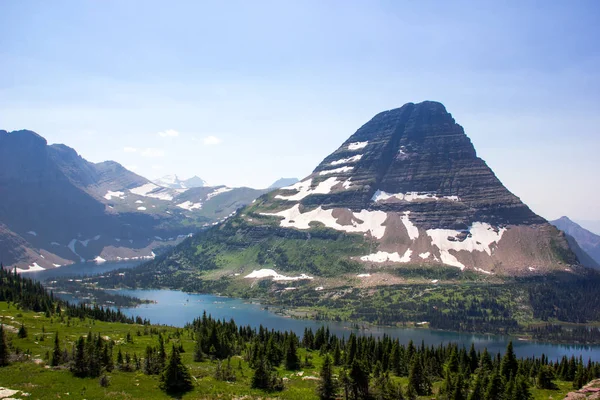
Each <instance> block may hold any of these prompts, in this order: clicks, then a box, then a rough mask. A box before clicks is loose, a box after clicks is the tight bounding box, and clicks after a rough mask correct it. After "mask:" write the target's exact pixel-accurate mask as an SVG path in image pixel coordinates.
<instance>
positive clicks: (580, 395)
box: [564, 379, 600, 400]
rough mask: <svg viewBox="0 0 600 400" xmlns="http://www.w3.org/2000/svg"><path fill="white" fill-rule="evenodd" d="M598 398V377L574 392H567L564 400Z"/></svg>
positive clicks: (599, 392) (599, 383) (590, 399)
mask: <svg viewBox="0 0 600 400" xmlns="http://www.w3.org/2000/svg"><path fill="white" fill-rule="evenodd" d="M592 399H600V379H596V380H593V381H591V382H590V383H588V384H587V385H585V386H584V387H582V388H581V389H579V390H578V391H576V392H569V393H568V394H567V395H566V396H565V398H564V400H592Z"/></svg>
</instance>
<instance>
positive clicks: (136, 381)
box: [0, 302, 571, 400]
mask: <svg viewBox="0 0 600 400" xmlns="http://www.w3.org/2000/svg"><path fill="white" fill-rule="evenodd" d="M0 315H2V318H0V322H2V323H3V324H5V326H6V325H10V326H13V327H15V328H16V327H18V326H20V324H21V323H23V324H24V325H25V327H26V328H27V330H28V337H27V338H24V339H19V338H17V337H16V334H14V333H8V337H9V339H10V340H11V341H12V344H13V345H14V346H15V347H18V348H20V349H21V350H22V351H29V352H30V353H31V355H32V357H31V358H32V359H36V358H43V357H44V354H45V353H46V352H49V351H52V347H53V338H54V334H55V332H58V333H59V336H60V339H61V346H62V347H64V346H65V345H66V346H67V348H69V349H70V348H71V346H72V345H73V343H74V340H76V338H77V337H78V336H80V335H86V334H87V333H88V332H89V331H92V332H94V333H100V334H101V335H103V336H109V337H110V338H111V339H113V340H115V341H116V342H117V344H116V345H115V348H114V354H113V356H114V357H115V360H116V353H117V352H118V349H119V348H120V349H121V351H122V352H123V353H125V352H129V353H130V354H132V353H137V354H138V356H139V355H140V354H143V351H144V349H145V347H146V346H147V345H152V346H154V345H156V343H157V336H156V335H154V336H152V335H150V334H148V335H144V327H143V326H141V325H128V324H121V323H105V322H99V321H92V320H89V319H86V320H83V321H81V320H71V322H70V324H69V326H67V322H66V321H65V322H60V321H59V320H58V319H56V318H54V319H53V320H51V319H50V318H46V317H45V316H44V315H43V314H36V313H33V312H25V311H20V310H18V309H16V308H15V306H14V305H13V306H10V307H9V305H8V304H7V303H6V302H0ZM11 317H12V318H11ZM42 327H44V328H45V340H44V341H39V337H40V336H41V335H42ZM159 329H161V330H162V331H163V332H165V336H167V337H169V336H171V337H172V339H171V341H172V342H177V343H178V341H179V340H181V343H182V344H183V347H184V348H185V351H186V352H185V353H183V354H182V357H183V361H184V362H185V364H186V365H187V366H188V367H190V369H191V371H192V375H193V376H194V378H195V387H194V390H193V391H192V392H190V393H188V394H186V395H185V396H183V399H196V398H225V399H227V398H234V397H240V396H244V395H247V396H249V397H248V398H263V397H269V398H270V397H278V398H282V399H311V398H317V397H316V395H315V387H316V381H315V380H310V379H308V380H306V379H303V378H304V377H307V376H308V377H310V376H318V370H319V369H320V366H321V363H322V358H321V357H320V356H319V354H318V352H311V353H310V355H311V356H312V362H313V364H314V367H312V368H305V369H303V370H302V371H303V376H302V377H301V376H298V374H297V373H295V372H292V371H286V370H285V369H283V367H281V368H279V370H278V372H279V375H280V376H284V377H287V378H289V380H287V381H286V388H285V390H284V391H283V392H278V393H272V394H270V393H265V392H263V391H260V390H253V389H250V379H251V376H252V371H251V369H250V368H249V367H248V364H247V363H246V362H245V361H243V360H242V359H241V358H240V357H234V358H232V365H233V367H234V371H235V373H236V376H237V381H236V382H234V383H228V382H221V381H217V380H216V379H214V378H213V374H214V369H215V366H216V363H215V362H211V361H204V362H194V361H192V350H193V348H194V342H193V341H192V340H191V339H190V338H189V333H190V332H188V331H185V330H181V329H179V330H180V331H182V332H183V334H182V335H181V339H175V338H174V333H175V332H176V331H177V328H173V327H164V326H161V327H159ZM138 330H139V331H140V333H141V336H137V331H138ZM128 332H129V333H131V335H132V336H133V343H125V337H126V335H127V333H128ZM169 348H170V345H168V344H167V349H169ZM304 355H305V350H303V349H300V350H299V356H300V357H301V359H304ZM238 365H241V369H238ZM108 376H109V377H110V382H111V383H110V386H109V387H107V388H103V387H101V386H100V385H99V380H98V379H97V378H75V377H73V376H72V374H71V373H70V372H69V371H68V370H67V369H64V368H56V369H53V368H49V367H46V366H45V365H44V364H36V363H34V362H33V361H26V362H14V363H12V364H11V365H10V366H8V367H4V368H2V369H0V385H1V386H3V387H7V388H10V389H14V390H20V391H22V392H26V393H29V394H31V396H30V397H24V396H21V393H18V394H16V395H14V396H13V397H14V398H28V399H46V398H71V399H84V398H85V399H106V398H114V399H167V398H170V397H169V396H167V395H166V394H164V393H163V392H162V391H160V389H159V388H158V383H159V381H158V377H157V376H148V375H144V374H143V373H142V372H140V371H138V372H120V371H116V370H115V371H113V372H111V373H108ZM394 379H395V380H396V381H398V382H401V383H402V384H403V385H406V383H407V378H396V377H394ZM557 383H558V386H559V390H554V391H549V390H537V389H532V394H533V396H534V399H540V400H541V399H549V398H555V399H556V398H562V397H564V395H565V394H566V393H567V392H568V391H569V390H570V387H571V383H570V382H557ZM440 384H441V382H435V383H434V391H435V390H436V389H437V388H439V386H440ZM424 398H431V396H427V397H424Z"/></svg>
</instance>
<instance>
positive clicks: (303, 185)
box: [275, 177, 339, 201]
mask: <svg viewBox="0 0 600 400" xmlns="http://www.w3.org/2000/svg"><path fill="white" fill-rule="evenodd" d="M311 183H312V178H310V179H308V180H306V181H303V182H298V183H296V184H294V185H292V186H287V187H284V188H282V190H297V191H298V193H296V194H293V195H291V196H283V195H280V194H278V195H277V196H275V198H276V199H281V200H288V201H299V200H302V199H303V198H305V197H306V196H310V195H311V194H327V193H329V192H331V188H333V187H334V186H335V185H337V184H338V183H339V181H338V179H337V178H335V177H331V178H327V179H325V180H324V181H323V182H319V184H318V185H317V186H316V187H315V188H314V189H313V188H311V187H310V185H311Z"/></svg>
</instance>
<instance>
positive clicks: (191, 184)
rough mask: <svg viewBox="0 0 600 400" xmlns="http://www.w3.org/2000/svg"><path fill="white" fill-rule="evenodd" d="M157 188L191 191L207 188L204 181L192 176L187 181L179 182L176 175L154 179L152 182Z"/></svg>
mask: <svg viewBox="0 0 600 400" xmlns="http://www.w3.org/2000/svg"><path fill="white" fill-rule="evenodd" d="M153 182H154V183H155V184H157V185H158V186H162V187H166V188H170V189H191V188H196V187H204V186H207V184H206V181H205V180H204V179H202V178H199V177H197V176H193V177H191V178H189V179H185V180H181V179H179V178H178V177H177V175H166V176H163V177H162V178H159V179H155V180H154V181H153Z"/></svg>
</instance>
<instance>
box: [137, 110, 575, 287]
mask: <svg viewBox="0 0 600 400" xmlns="http://www.w3.org/2000/svg"><path fill="white" fill-rule="evenodd" d="M577 265H578V259H577V256H576V255H575V253H574V252H573V251H572V250H571V248H570V246H569V243H568V238H567V237H566V235H565V234H564V233H563V232H561V231H559V230H558V229H556V228H555V227H554V226H552V225H550V224H549V223H548V222H547V221H546V220H545V219H543V218H541V217H540V216H538V215H536V214H535V213H534V212H532V211H531V210H530V209H529V207H527V206H526V205H525V204H524V203H523V202H522V201H521V200H520V199H519V198H518V197H516V196H515V195H514V194H512V193H511V192H510V191H509V190H508V189H506V188H505V187H504V186H503V185H502V183H501V182H500V181H499V180H498V178H497V177H496V176H495V174H494V173H493V171H492V170H491V169H490V168H489V167H488V166H487V164H486V163H485V162H484V161H483V160H482V159H481V158H479V157H478V156H477V154H476V152H475V148H474V147H473V144H472V143H471V141H470V139H469V138H468V137H467V136H466V134H465V132H464V130H463V128H462V127H461V126H460V125H458V124H457V123H456V122H455V120H454V119H453V117H452V115H451V114H449V113H448V112H447V111H446V109H445V107H444V106H443V105H442V104H440V103H437V102H431V101H426V102H423V103H419V104H413V103H408V104H406V105H404V106H402V107H401V108H398V109H394V110H390V111H385V112H382V113H380V114H377V115H376V116H375V117H373V119H371V120H370V121H369V122H367V123H366V124H365V125H363V126H362V127H361V128H360V129H358V131H356V133H354V134H353V135H352V136H350V137H349V138H348V139H347V140H346V141H345V142H344V143H342V145H341V146H340V147H339V148H338V149H337V150H335V151H334V152H333V153H332V154H330V155H329V156H327V157H325V159H324V160H323V161H322V162H321V163H320V164H319V165H318V166H317V167H316V168H315V169H314V171H313V172H312V173H311V174H310V175H309V176H307V177H306V178H304V179H303V180H302V181H300V182H297V183H295V184H293V185H291V186H287V187H283V188H281V189H278V190H274V191H271V192H269V193H268V194H265V195H263V196H261V197H259V198H258V199H257V200H256V201H255V202H253V203H252V204H251V205H249V206H248V207H246V208H244V209H242V210H241V211H239V212H238V213H237V215H235V216H234V217H232V218H230V219H228V220H227V221H226V222H224V223H222V224H219V225H218V226H216V227H214V228H212V229H210V230H208V231H206V232H201V233H199V234H198V235H195V236H194V237H193V238H192V239H190V240H186V241H185V242H184V243H182V244H181V245H179V246H177V247H176V248H174V249H173V250H172V251H170V252H169V253H166V254H165V255H164V256H163V257H161V258H160V259H157V260H155V261H153V262H150V263H147V264H146V267H145V269H146V271H147V272H148V273H153V271H154V272H155V271H163V270H165V271H175V270H177V271H182V272H185V271H187V272H188V273H189V274H191V275H192V276H196V275H195V274H196V272H197V271H202V272H201V273H202V274H203V276H204V278H203V281H204V282H206V279H209V278H214V279H217V278H218V279H221V278H223V277H225V276H228V277H230V279H233V280H234V281H235V280H236V279H237V280H241V281H245V280H244V279H243V278H244V276H247V277H248V278H250V277H254V278H257V277H271V278H272V279H273V280H277V281H281V282H283V281H286V280H299V279H308V278H306V276H310V277H314V278H315V279H317V278H319V279H321V278H324V277H326V278H328V279H329V280H328V281H327V282H326V283H327V284H328V285H331V284H332V281H331V280H332V279H333V281H334V282H335V285H337V286H339V285H343V284H344V283H343V282H354V283H352V284H353V285H355V284H356V282H355V280H356V277H357V273H359V274H358V277H359V278H366V277H369V279H370V282H371V283H370V284H381V285H391V284H398V283H399V282H400V281H401V280H399V279H398V277H397V272H396V271H397V270H399V269H402V268H413V269H414V268H418V269H423V268H431V267H434V268H437V269H439V268H440V267H443V266H451V267H456V268H459V269H460V270H463V271H472V273H475V274H478V275H481V276H483V277H486V276H488V277H489V276H491V275H499V276H519V275H520V276H529V275H536V274H543V273H549V272H553V271H565V270H566V271H569V272H570V271H572V270H573V268H577ZM252 271H255V272H252ZM234 272H235V274H233V273H234ZM283 273H286V275H288V276H287V277H286V275H283ZM253 274H254V275H253ZM290 274H294V275H295V276H289V275H290ZM302 274H305V275H302ZM171 275H172V274H171ZM185 276H188V278H185ZM181 277H182V278H181V279H188V281H187V282H189V279H191V278H189V275H185V274H182V275H181ZM236 277H237V278H236ZM303 277H304V278H303ZM288 278H289V279H288ZM311 279H312V278H311ZM219 282H220V283H221V284H223V282H224V281H222V280H221V281H219ZM160 284H164V283H160ZM169 285H177V283H176V282H170V283H169ZM202 285H206V283H202ZM202 287H204V286H202ZM219 287H220V286H219ZM196 290H199V289H198V288H196ZM203 290H205V289H203Z"/></svg>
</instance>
